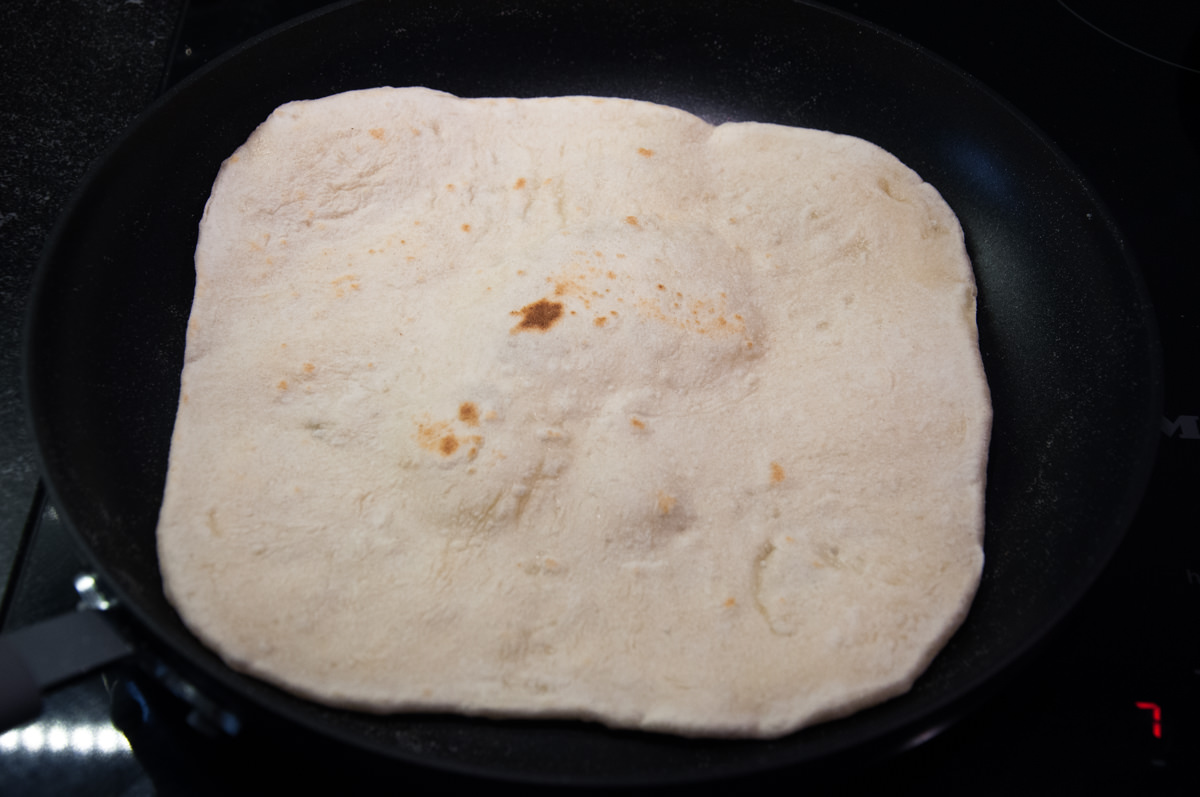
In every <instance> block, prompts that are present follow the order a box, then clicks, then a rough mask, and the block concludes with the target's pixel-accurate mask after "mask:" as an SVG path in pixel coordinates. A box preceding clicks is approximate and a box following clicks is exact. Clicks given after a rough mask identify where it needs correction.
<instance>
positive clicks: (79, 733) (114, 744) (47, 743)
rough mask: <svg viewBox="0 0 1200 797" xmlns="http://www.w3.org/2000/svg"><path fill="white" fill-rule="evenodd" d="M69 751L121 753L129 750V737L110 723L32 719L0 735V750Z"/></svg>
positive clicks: (77, 753) (93, 753)
mask: <svg viewBox="0 0 1200 797" xmlns="http://www.w3.org/2000/svg"><path fill="white" fill-rule="evenodd" d="M15 752H25V753H71V754H75V755H95V754H103V755H120V754H125V753H129V752H130V747H129V740H127V739H126V738H125V735H124V734H123V733H121V732H120V731H118V730H117V729H116V728H113V727H112V726H111V725H99V724H96V725H67V724H65V723H62V722H35V723H32V724H30V725H26V726H25V727H23V728H17V729H15V730H11V731H8V732H7V733H5V734H0V753H15Z"/></svg>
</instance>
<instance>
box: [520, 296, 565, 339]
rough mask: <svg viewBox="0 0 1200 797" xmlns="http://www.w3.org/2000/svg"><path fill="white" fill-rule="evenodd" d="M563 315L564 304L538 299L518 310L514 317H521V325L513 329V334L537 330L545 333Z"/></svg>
mask: <svg viewBox="0 0 1200 797" xmlns="http://www.w3.org/2000/svg"><path fill="white" fill-rule="evenodd" d="M562 314H563V306H562V302H552V301H550V300H549V299H538V300H537V301H536V302H534V303H533V304H527V305H525V306H524V307H522V308H521V309H520V310H517V311H516V312H515V313H513V315H519V316H521V323H519V324H517V325H516V326H515V327H513V328H512V330H511V331H512V333H513V334H516V333H517V332H520V331H522V330H537V331H539V332H545V331H546V330H547V329H549V328H550V327H552V326H554V322H555V321H557V320H558V319H559V318H560V317H562Z"/></svg>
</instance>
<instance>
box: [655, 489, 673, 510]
mask: <svg viewBox="0 0 1200 797" xmlns="http://www.w3.org/2000/svg"><path fill="white" fill-rule="evenodd" d="M675 503H676V499H675V496H673V495H667V494H666V493H664V492H663V491H662V490H659V491H658V512H659V514H660V515H669V514H671V510H672V509H674V508H675Z"/></svg>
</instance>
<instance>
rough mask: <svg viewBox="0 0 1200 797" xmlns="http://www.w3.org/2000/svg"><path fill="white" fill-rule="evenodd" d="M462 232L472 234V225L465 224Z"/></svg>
mask: <svg viewBox="0 0 1200 797" xmlns="http://www.w3.org/2000/svg"><path fill="white" fill-rule="evenodd" d="M462 231H463V232H470V231H471V225H470V224H464V225H463V226H462Z"/></svg>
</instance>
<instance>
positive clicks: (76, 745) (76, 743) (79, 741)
mask: <svg viewBox="0 0 1200 797" xmlns="http://www.w3.org/2000/svg"><path fill="white" fill-rule="evenodd" d="M95 746H96V734H95V733H93V732H92V729H91V728H89V727H88V726H86V725H77V726H75V730H73V731H71V749H72V750H74V751H75V752H77V753H79V754H81V755H82V754H84V753H90V752H92V748H93V747H95Z"/></svg>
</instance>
